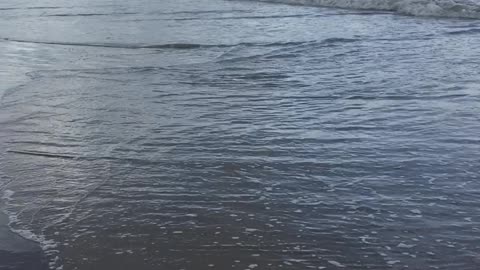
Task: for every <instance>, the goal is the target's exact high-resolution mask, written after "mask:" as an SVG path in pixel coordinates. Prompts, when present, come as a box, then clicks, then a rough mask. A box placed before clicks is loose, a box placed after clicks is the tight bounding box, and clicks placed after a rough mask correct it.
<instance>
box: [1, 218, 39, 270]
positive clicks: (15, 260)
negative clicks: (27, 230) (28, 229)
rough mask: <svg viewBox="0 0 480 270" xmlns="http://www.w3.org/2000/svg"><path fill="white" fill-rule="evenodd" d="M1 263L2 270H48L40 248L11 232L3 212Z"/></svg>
mask: <svg viewBox="0 0 480 270" xmlns="http://www.w3.org/2000/svg"><path fill="white" fill-rule="evenodd" d="M0 261H1V262H2V263H1V265H0V269H2V270H3V269H8V270H43V269H48V267H47V263H46V261H45V258H44V257H43V255H42V250H41V249H40V247H39V246H38V245H37V244H36V243H35V242H32V241H28V240H26V239H24V238H22V237H20V236H18V235H16V234H15V233H13V232H11V231H10V229H9V228H8V217H7V216H6V215H5V214H4V213H3V212H0Z"/></svg>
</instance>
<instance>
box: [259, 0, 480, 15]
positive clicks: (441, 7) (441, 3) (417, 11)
mask: <svg viewBox="0 0 480 270" xmlns="http://www.w3.org/2000/svg"><path fill="white" fill-rule="evenodd" d="M256 1H261V2H273V3H283V4H293V5H312V6H321V7H333V8H345V9H358V10H377V11H390V12H395V13H399V14H404V15H412V16H432V17H451V18H468V19H480V2H478V1H474V0H256Z"/></svg>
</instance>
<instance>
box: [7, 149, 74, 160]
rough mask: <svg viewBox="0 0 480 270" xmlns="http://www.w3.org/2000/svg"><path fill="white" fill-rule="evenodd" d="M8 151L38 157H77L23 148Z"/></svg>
mask: <svg viewBox="0 0 480 270" xmlns="http://www.w3.org/2000/svg"><path fill="white" fill-rule="evenodd" d="M7 152H8V153H14V154H19V155H26V156H38V157H47V158H63V159H75V157H74V156H69V155H62V154H53V153H46V152H36V151H21V150H8V151H7Z"/></svg>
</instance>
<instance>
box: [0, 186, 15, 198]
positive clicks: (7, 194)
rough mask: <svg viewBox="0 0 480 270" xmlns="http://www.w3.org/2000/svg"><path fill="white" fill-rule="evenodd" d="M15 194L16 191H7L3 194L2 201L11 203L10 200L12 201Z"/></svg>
mask: <svg viewBox="0 0 480 270" xmlns="http://www.w3.org/2000/svg"><path fill="white" fill-rule="evenodd" d="M13 194H15V192H14V191H12V190H10V189H6V190H5V191H4V192H3V196H2V199H3V200H6V201H10V200H11V199H12V196H13Z"/></svg>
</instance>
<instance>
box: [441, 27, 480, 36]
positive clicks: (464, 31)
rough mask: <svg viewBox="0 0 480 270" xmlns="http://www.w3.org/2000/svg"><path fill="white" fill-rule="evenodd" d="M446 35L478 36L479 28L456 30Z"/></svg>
mask: <svg viewBox="0 0 480 270" xmlns="http://www.w3.org/2000/svg"><path fill="white" fill-rule="evenodd" d="M447 34H448V35H469V34H480V28H474V29H467V30H458V31H451V32H447Z"/></svg>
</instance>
